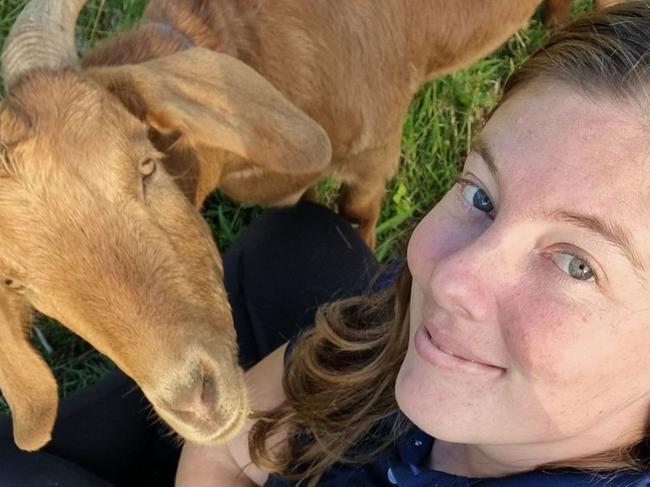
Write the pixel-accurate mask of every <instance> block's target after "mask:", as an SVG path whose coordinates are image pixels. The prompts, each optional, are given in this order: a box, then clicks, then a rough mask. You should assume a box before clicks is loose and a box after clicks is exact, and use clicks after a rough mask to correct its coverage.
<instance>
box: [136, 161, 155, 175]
mask: <svg viewBox="0 0 650 487" xmlns="http://www.w3.org/2000/svg"><path fill="white" fill-rule="evenodd" d="M139 169H140V174H142V175H143V176H144V177H147V176H151V175H152V174H153V173H154V171H155V170H156V161H155V160H154V159H144V160H142V161H141V162H140V168H139Z"/></svg>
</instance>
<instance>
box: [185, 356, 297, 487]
mask: <svg viewBox="0 0 650 487" xmlns="http://www.w3.org/2000/svg"><path fill="white" fill-rule="evenodd" d="M286 347H287V345H286V344H284V345H282V346H281V347H280V348H278V349H277V350H275V351H274V352H273V353H271V354H270V355H269V356H267V357H266V358H265V359H264V360H262V361H261V362H259V363H258V364H257V365H255V366H254V367H253V368H251V369H250V370H248V372H246V383H247V384H248V387H249V396H250V400H251V406H252V408H253V409H255V410H268V409H272V408H274V407H276V406H279V405H280V404H281V403H282V402H283V401H284V399H285V394H284V390H283V389H282V373H283V371H284V351H285V349H286ZM252 425H253V421H250V420H249V421H247V422H246V425H245V426H244V428H243V429H242V431H241V432H240V433H239V434H238V435H237V436H235V437H234V438H233V439H232V440H230V441H229V442H227V443H224V444H221V445H199V444H196V443H191V442H189V441H188V442H186V443H185V445H184V446H183V451H182V454H181V459H180V463H179V465H178V472H177V473H176V487H215V486H223V487H252V486H256V485H263V484H264V483H265V482H266V480H267V478H268V473H267V472H265V471H263V470H262V469H260V468H259V467H257V466H256V465H254V464H253V463H252V462H251V459H250V455H249V453H248V432H249V431H250V429H251V426H252ZM276 439H277V438H274V441H275V440H276Z"/></svg>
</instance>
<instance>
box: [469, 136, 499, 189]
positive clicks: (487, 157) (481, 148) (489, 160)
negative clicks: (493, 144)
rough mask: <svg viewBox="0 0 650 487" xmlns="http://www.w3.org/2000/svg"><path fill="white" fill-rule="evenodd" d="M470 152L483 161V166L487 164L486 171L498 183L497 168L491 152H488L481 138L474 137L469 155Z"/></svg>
mask: <svg viewBox="0 0 650 487" xmlns="http://www.w3.org/2000/svg"><path fill="white" fill-rule="evenodd" d="M471 152H475V153H476V154H478V155H479V156H480V157H481V159H483V160H484V161H485V164H487V167H488V169H489V170H490V172H491V173H492V177H493V178H494V180H495V181H498V179H499V168H498V167H497V165H496V163H495V162H494V157H493V156H492V152H490V149H489V147H488V145H487V144H486V142H485V141H484V140H483V139H482V138H481V136H478V137H476V139H474V142H472V146H471V148H470V153H471Z"/></svg>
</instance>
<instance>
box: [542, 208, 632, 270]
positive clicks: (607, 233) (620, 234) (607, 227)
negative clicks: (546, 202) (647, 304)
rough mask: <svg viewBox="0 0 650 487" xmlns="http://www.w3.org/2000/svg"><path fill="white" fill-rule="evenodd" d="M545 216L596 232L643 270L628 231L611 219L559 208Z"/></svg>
mask: <svg viewBox="0 0 650 487" xmlns="http://www.w3.org/2000/svg"><path fill="white" fill-rule="evenodd" d="M547 216H548V217H549V218H550V219H552V220H555V221H561V222H565V223H569V224H571V225H574V226H576V227H580V228H584V229H586V230H589V231H590V232H593V233H596V234H598V235H599V236H601V237H602V238H604V239H605V240H607V241H608V242H609V243H610V244H612V245H614V246H615V247H618V248H619V250H620V251H621V252H622V253H623V255H625V257H626V258H627V259H628V260H629V261H630V263H631V264H632V265H633V266H634V267H635V268H636V269H637V270H639V271H641V272H644V271H645V268H644V267H643V263H642V262H641V259H640V257H639V253H638V252H637V251H636V249H635V248H634V245H632V241H631V240H632V239H631V238H630V233H629V232H628V231H627V230H625V229H624V228H623V227H621V226H620V225H618V224H616V223H614V222H613V221H611V220H609V219H607V218H605V219H601V218H598V217H596V216H593V215H583V214H579V213H572V212H569V211H566V210H561V209H556V210H552V211H550V212H549V213H548V214H547Z"/></svg>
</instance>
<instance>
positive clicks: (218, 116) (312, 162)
mask: <svg viewBox="0 0 650 487" xmlns="http://www.w3.org/2000/svg"><path fill="white" fill-rule="evenodd" d="M87 72H88V74H90V75H91V76H92V77H93V78H94V79H95V80H97V81H98V82H100V83H101V84H103V85H104V86H106V87H107V88H108V89H109V90H110V91H112V92H113V93H114V94H115V95H117V96H118V97H121V98H122V99H123V101H124V102H125V104H126V105H127V106H130V109H132V110H133V107H134V106H138V107H139V109H136V111H142V112H144V113H140V116H142V117H143V118H145V119H146V121H147V122H148V123H149V124H150V125H151V126H152V127H153V128H154V129H156V130H158V131H159V132H161V133H179V134H181V135H183V137H184V139H185V140H187V141H189V142H190V143H191V144H192V145H194V146H195V147H197V149H200V148H201V147H204V148H219V149H224V150H227V151H230V152H233V153H235V154H237V155H238V156H240V157H242V158H244V159H248V160H251V161H252V162H254V163H255V164H257V165H259V166H262V167H266V168H268V169H270V170H272V171H276V172H283V173H287V172H288V173H293V174H295V173H310V172H315V171H319V170H322V169H323V168H324V167H326V166H327V165H328V164H329V162H330V157H331V146H330V141H329V137H328V136H327V134H326V133H325V131H324V130H323V129H322V127H321V126H320V125H318V124H317V123H316V122H315V121H314V120H312V119H311V118H309V117H308V116H307V115H306V114H305V113H303V112H302V111H301V110H299V109H298V108H297V107H296V106H294V105H293V104H292V103H291V102H289V101H288V100H287V99H286V98H285V97H284V96H283V95H282V94H281V93H280V92H279V91H278V90H276V89H275V88H274V87H273V85H271V83H269V82H268V81H266V80H265V79H264V78H263V77H262V76H261V75H260V74H258V73H257V72H256V71H255V70H254V69H252V68H251V67H249V66H247V65H246V64H244V63H242V62H241V61H239V60H237V59H235V58H233V57H231V56H227V55H225V54H219V53H216V52H213V51H210V50H207V49H203V48H199V47H196V48H192V49H188V50H186V51H181V52H179V53H176V54H172V55H169V56H165V57H162V58H158V59H154V60H151V61H147V62H145V63H141V64H134V65H125V66H114V67H104V68H92V69H90V70H88V71H87ZM127 98H128V99H127ZM136 114H137V113H136Z"/></svg>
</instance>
